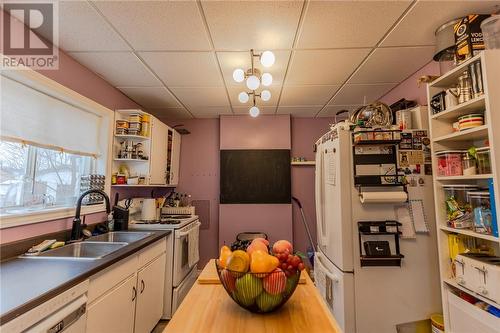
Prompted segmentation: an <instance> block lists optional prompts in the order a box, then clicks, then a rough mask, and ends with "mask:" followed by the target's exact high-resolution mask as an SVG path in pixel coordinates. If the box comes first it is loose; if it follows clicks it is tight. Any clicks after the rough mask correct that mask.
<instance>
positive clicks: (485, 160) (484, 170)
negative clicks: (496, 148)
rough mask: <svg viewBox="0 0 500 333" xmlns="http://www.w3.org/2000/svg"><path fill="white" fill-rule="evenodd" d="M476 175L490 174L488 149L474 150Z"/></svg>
mask: <svg viewBox="0 0 500 333" xmlns="http://www.w3.org/2000/svg"><path fill="white" fill-rule="evenodd" d="M476 158H477V173H478V174H481V175H484V174H489V173H491V163H490V147H482V148H477V149H476Z"/></svg>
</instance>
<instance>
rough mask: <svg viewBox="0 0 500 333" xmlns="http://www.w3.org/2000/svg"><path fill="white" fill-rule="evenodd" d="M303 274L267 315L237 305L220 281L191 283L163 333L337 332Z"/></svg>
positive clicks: (310, 283) (325, 308) (321, 301)
mask: <svg viewBox="0 0 500 333" xmlns="http://www.w3.org/2000/svg"><path fill="white" fill-rule="evenodd" d="M207 266H208V265H207ZM206 268H207V267H205V269H206ZM202 274H203V273H202ZM304 275H305V280H306V281H305V284H299V285H298V286H297V289H296V290H295V292H294V294H293V295H292V297H291V298H290V299H289V300H288V302H287V303H286V304H285V305H283V307H281V308H280V309H278V310H277V311H275V312H272V313H268V314H255V313H251V312H249V311H247V310H245V309H243V308H241V307H240V306H239V305H238V304H236V303H235V302H234V301H233V300H232V299H231V297H230V296H229V295H228V294H227V292H226V291H225V290H224V287H223V286H222V285H221V284H200V283H195V284H194V285H193V287H192V288H191V290H190V291H189V293H188V294H187V296H186V298H185V299H184V301H183V302H182V304H181V305H180V307H179V308H178V309H177V311H176V312H175V314H174V316H173V318H172V320H170V322H169V323H168V325H167V327H166V328H165V330H164V331H163V333H246V332H249V333H250V332H251V333H256V332H259V333H304V332H307V333H316V332H317V333H330V332H331V333H341V332H342V330H341V329H340V327H339V325H338V323H337V321H336V320H335V318H334V317H333V316H332V314H331V313H330V311H329V310H328V308H327V306H326V304H325V303H324V301H323V299H322V298H321V296H320V294H319V293H318V290H317V289H316V287H315V286H314V284H313V282H312V281H311V279H310V277H309V275H307V274H304Z"/></svg>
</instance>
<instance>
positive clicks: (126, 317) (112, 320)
mask: <svg viewBox="0 0 500 333" xmlns="http://www.w3.org/2000/svg"><path fill="white" fill-rule="evenodd" d="M136 282H137V274H133V275H131V276H129V277H128V278H127V279H125V280H124V281H123V282H121V283H120V284H118V285H117V286H116V287H115V288H113V289H111V290H110V291H109V292H107V293H106V294H104V295H103V296H102V297H100V298H98V299H97V300H96V301H95V302H94V303H92V304H90V306H89V308H88V311H87V332H89V333H108V332H116V333H133V332H134V313H135V304H136V299H137V295H138V292H137V289H136Z"/></svg>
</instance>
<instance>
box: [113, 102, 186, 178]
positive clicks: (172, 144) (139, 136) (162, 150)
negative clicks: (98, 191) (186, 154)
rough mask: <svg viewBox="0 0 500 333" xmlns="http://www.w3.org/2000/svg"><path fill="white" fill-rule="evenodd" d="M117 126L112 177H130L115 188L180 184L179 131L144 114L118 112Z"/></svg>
mask: <svg viewBox="0 0 500 333" xmlns="http://www.w3.org/2000/svg"><path fill="white" fill-rule="evenodd" d="M137 120H139V121H140V124H139V123H138V122H137ZM114 126H115V129H114V133H115V134H114V143H113V173H114V174H117V173H118V174H122V173H128V175H129V178H128V180H126V181H125V184H121V183H119V182H117V184H113V185H114V186H176V185H177V184H178V182H179V181H178V180H179V158H180V148H181V136H180V134H179V133H178V132H177V131H175V130H174V129H172V128H170V127H169V126H167V125H166V124H165V123H163V122H161V121H160V120H159V119H158V118H155V117H154V116H152V115H150V114H147V113H145V112H144V111H141V110H116V112H115V123H114ZM122 126H123V127H122ZM137 128H139V130H137ZM124 171H125V172H124Z"/></svg>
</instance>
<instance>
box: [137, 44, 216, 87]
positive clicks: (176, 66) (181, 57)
mask: <svg viewBox="0 0 500 333" xmlns="http://www.w3.org/2000/svg"><path fill="white" fill-rule="evenodd" d="M139 55H140V56H141V57H142V58H143V59H144V61H145V62H146V63H147V64H148V66H149V67H151V69H152V70H153V71H154V72H155V73H156V74H157V75H158V76H159V77H160V78H161V79H162V80H163V82H165V84H166V85H167V86H169V87H215V86H222V85H223V82H222V78H221V75H220V72H219V68H218V65H217V61H216V59H215V55H214V54H213V53H212V52H140V53H139Z"/></svg>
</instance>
